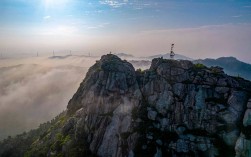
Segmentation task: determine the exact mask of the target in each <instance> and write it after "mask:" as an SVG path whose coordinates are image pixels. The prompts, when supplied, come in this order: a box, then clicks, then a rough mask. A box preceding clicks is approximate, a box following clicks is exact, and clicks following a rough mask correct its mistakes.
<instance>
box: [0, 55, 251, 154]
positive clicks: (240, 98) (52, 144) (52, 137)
mask: <svg viewBox="0 0 251 157" xmlns="http://www.w3.org/2000/svg"><path fill="white" fill-rule="evenodd" d="M250 98H251V82H249V81H246V80H244V79H242V78H235V77H231V76H228V75H226V74H224V72H223V71H222V69H221V68H218V67H212V68H207V67H205V66H203V65H201V64H193V63H192V62H190V61H184V60H182V61H177V60H166V59H162V58H157V59H153V61H152V64H151V67H150V69H149V70H145V71H141V70H138V71H135V70H134V68H133V66H132V65H131V64H130V63H128V62H127V61H122V60H121V59H120V58H118V57H117V56H115V55H111V54H108V55H105V56H102V58H101V60H99V61H97V62H96V64H94V65H93V66H92V67H91V68H90V69H89V71H88V73H87V74H86V77H85V79H84V80H83V82H82V83H81V84H80V87H79V89H78V90H77V92H76V93H75V94H74V96H73V97H72V99H71V100H70V101H69V104H68V106H67V111H66V112H64V113H62V114H61V115H59V116H58V117H56V118H55V119H54V120H53V121H52V122H50V123H46V124H44V127H40V128H39V129H37V130H35V133H33V134H34V135H32V132H30V133H27V134H22V135H19V136H18V137H16V138H13V139H11V138H10V139H7V140H5V141H3V142H2V143H1V144H0V156H18V155H19V156H23V155H24V156H27V157H28V156H70V157H72V156H73V157H74V156H101V157H120V156H121V157H122V156H129V157H132V156H144V157H145V156H156V157H159V156H173V157H177V156H185V157H190V156H191V157H192V156H200V157H201V156H202V157H203V156H205V157H207V156H210V157H214V156H228V157H234V156H235V155H236V156H243V157H244V156H247V154H248V153H249V151H250V149H249V148H248V147H249V143H250V142H251V141H250V140H249V137H250V135H251V132H250V127H251V119H250V117H251V116H250V114H251V99H250ZM33 132H34V131H33ZM19 143H25V144H26V145H22V146H20V145H19ZM8 153H9V154H8Z"/></svg>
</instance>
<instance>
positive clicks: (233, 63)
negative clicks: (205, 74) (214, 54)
mask: <svg viewBox="0 0 251 157" xmlns="http://www.w3.org/2000/svg"><path fill="white" fill-rule="evenodd" d="M194 62H195V63H202V64H204V65H206V66H220V67H222V68H224V71H225V72H226V73H227V74H229V75H232V76H240V77H243V78H245V79H248V80H251V64H248V63H245V62H242V61H240V60H238V59H236V58H234V57H220V58H218V59H209V58H207V59H202V60H196V61H194Z"/></svg>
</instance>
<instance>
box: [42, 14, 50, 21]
mask: <svg viewBox="0 0 251 157" xmlns="http://www.w3.org/2000/svg"><path fill="white" fill-rule="evenodd" d="M50 18H51V16H50V15H47V16H44V17H43V19H44V20H48V19H50Z"/></svg>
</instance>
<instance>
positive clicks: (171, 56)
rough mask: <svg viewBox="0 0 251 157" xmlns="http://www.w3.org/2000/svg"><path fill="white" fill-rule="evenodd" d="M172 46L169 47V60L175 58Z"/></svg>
mask: <svg viewBox="0 0 251 157" xmlns="http://www.w3.org/2000/svg"><path fill="white" fill-rule="evenodd" d="M173 48H174V44H172V45H171V52H170V58H171V59H173V58H174V56H175V53H174V52H173Z"/></svg>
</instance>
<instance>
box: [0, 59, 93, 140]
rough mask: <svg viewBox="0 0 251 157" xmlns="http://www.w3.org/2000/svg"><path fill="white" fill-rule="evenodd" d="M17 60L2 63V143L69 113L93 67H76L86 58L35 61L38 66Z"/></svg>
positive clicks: (0, 108)
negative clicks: (75, 96)
mask: <svg viewBox="0 0 251 157" xmlns="http://www.w3.org/2000/svg"><path fill="white" fill-rule="evenodd" d="M85 59H86V58H85ZM15 60H16V61H15ZM15 60H14V59H12V61H11V60H9V62H8V63H9V64H10V66H7V65H6V64H7V63H6V64H5V66H4V67H3V66H2V67H1V64H0V78H1V79H0V89H1V90H0V126H1V127H0V140H1V139H3V138H6V137H7V136H9V135H16V134H18V133H22V132H23V131H28V130H30V129H34V128H36V127H38V126H39V124H40V123H43V122H46V121H48V120H51V119H52V118H54V117H55V116H56V115H57V114H59V113H60V112H62V111H63V110H65V109H66V106H67V104H68V101H69V100H70V98H71V97H72V96H73V94H74V93H75V92H76V90H77V88H78V86H79V84H80V82H81V81H82V80H83V79H84V76H85V73H86V72H87V69H88V66H90V65H91V64H90V63H89V64H87V63H88V62H87V63H85V64H83V65H85V66H86V67H79V66H76V65H77V64H80V63H81V62H83V57H79V59H78V60H76V58H74V57H72V58H70V59H68V58H66V59H63V60H62V59H41V60H40V61H43V62H38V61H39V60H37V59H36V58H35V59H33V62H38V64H33V62H32V60H31V59H30V60H29V61H28V60H25V62H24V61H21V60H22V59H15ZM45 60H46V61H47V63H46V62H45ZM5 62H6V60H5ZM14 62H16V63H18V62H22V63H23V64H19V65H12V63H13V64H14ZM85 62H86V61H85ZM69 64H71V65H69Z"/></svg>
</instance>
